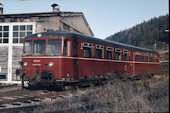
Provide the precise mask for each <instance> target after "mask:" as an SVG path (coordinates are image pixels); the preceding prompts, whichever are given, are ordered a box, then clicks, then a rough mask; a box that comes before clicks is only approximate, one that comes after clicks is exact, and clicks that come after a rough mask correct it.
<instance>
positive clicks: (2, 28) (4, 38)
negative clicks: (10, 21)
mask: <svg viewBox="0 0 170 113" xmlns="http://www.w3.org/2000/svg"><path fill="white" fill-rule="evenodd" d="M5 27H8V30H5ZM0 28H1V30H0V34H1V37H0V44H8V43H9V40H10V39H9V37H10V36H9V35H10V26H9V25H3V24H2V25H0ZM5 34H7V36H4V35H5ZM5 40H6V41H7V42H5Z"/></svg>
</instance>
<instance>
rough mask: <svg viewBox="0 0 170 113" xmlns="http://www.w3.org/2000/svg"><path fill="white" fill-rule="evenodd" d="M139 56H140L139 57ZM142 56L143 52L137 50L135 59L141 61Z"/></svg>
mask: <svg viewBox="0 0 170 113" xmlns="http://www.w3.org/2000/svg"><path fill="white" fill-rule="evenodd" d="M137 56H139V58H138V57H137ZM137 58H138V59H137ZM140 58H141V53H140V52H136V58H135V61H140Z"/></svg>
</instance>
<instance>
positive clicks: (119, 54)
mask: <svg viewBox="0 0 170 113" xmlns="http://www.w3.org/2000/svg"><path fill="white" fill-rule="evenodd" d="M121 53H122V51H121V49H116V52H115V59H116V60H121Z"/></svg>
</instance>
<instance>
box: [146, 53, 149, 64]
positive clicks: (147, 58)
mask: <svg viewBox="0 0 170 113" xmlns="http://www.w3.org/2000/svg"><path fill="white" fill-rule="evenodd" d="M146 62H149V54H146Z"/></svg>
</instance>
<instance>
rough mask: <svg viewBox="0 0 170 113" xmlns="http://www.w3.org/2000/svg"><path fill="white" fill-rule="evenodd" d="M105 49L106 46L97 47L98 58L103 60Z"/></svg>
mask: <svg viewBox="0 0 170 113" xmlns="http://www.w3.org/2000/svg"><path fill="white" fill-rule="evenodd" d="M103 49H104V46H102V45H96V58H100V59H101V58H103Z"/></svg>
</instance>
